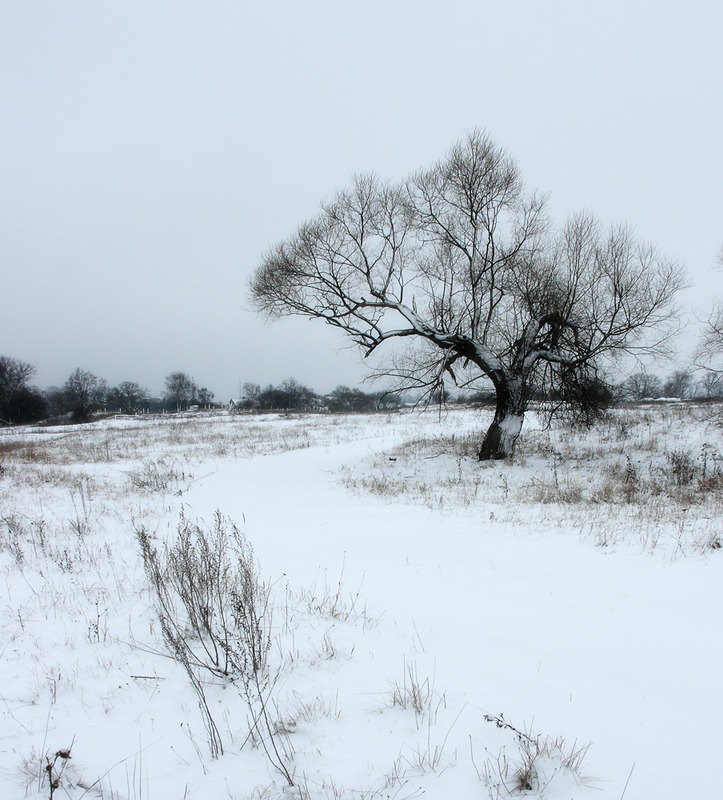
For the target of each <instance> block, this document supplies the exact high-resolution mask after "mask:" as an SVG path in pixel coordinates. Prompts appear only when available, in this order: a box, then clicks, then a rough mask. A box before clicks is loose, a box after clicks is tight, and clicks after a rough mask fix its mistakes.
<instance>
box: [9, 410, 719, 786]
mask: <svg viewBox="0 0 723 800" xmlns="http://www.w3.org/2000/svg"><path fill="white" fill-rule="evenodd" d="M720 414H721V412H720V407H717V408H716V407H712V406H702V407H691V406H687V405H676V406H668V405H660V406H650V407H647V408H638V409H623V410H619V411H616V412H615V414H614V415H613V417H612V418H611V419H610V420H608V421H606V422H604V423H602V424H601V425H600V426H598V427H596V428H594V429H593V430H592V431H572V432H570V431H569V430H564V429H559V430H558V429H557V428H553V429H552V430H546V429H545V428H544V426H542V425H541V424H539V423H538V422H536V420H535V418H534V415H530V416H529V418H528V420H527V421H526V424H525V429H524V431H523V436H522V439H521V440H520V443H519V448H518V453H517V454H516V457H515V460H514V462H513V463H512V464H504V463H487V464H479V463H478V462H477V461H476V460H475V458H474V444H475V442H476V440H477V439H478V438H479V433H480V431H481V430H482V429H483V428H484V426H485V421H486V420H487V419H488V417H487V412H482V413H481V414H480V413H479V412H474V411H470V410H451V411H449V412H445V413H444V414H442V415H440V414H439V413H437V412H431V411H430V412H426V413H424V414H420V413H418V412H411V411H410V412H403V413H399V414H389V415H386V414H378V415H365V416H332V415H309V416H291V417H282V416H272V415H270V416H264V417H258V416H236V417H231V416H225V415H219V416H188V417H178V418H175V417H171V418H165V419H115V420H109V421H106V422H103V423H98V424H95V425H92V426H77V427H65V428H48V429H37V430H31V429H23V430H4V431H0V522H1V526H0V575H1V580H0V684H1V685H2V704H1V706H0V720H1V723H0V785H2V790H1V791H0V796H1V797H2V798H3V800H19V799H20V798H27V797H30V798H48V797H52V796H53V795H54V796H55V797H56V798H57V797H70V798H81V797H88V798H92V797H103V798H129V799H131V798H132V799H133V800H141V798H143V799H144V800H165V798H169V800H170V798H174V799H176V798H194V797H195V798H233V800H242V799H243V798H257V799H258V800H261V799H262V798H268V799H269V800H272V799H273V798H277V797H289V798H310V799H311V798H320V799H321V798H324V799H326V798H335V799H336V800H338V799H339V798H367V799H369V800H371V798H377V797H378V798H397V800H402V799H403V798H414V797H421V796H424V797H428V798H440V800H448V798H468V797H469V798H472V797H480V798H487V797H490V798H504V797H510V796H512V797H515V796H524V797H532V798H535V797H539V798H547V800H569V798H586V797H591V798H614V800H619V799H620V798H623V797H625V798H627V799H628V800H631V799H632V798H655V799H656V800H667V799H668V798H670V800H680V798H691V800H692V799H693V798H700V800H710V798H713V797H718V796H720V786H721V785H722V784H723V767H722V766H721V762H720V760H719V749H720V746H719V735H720V719H721V718H723V684H722V682H721V674H723V644H722V642H721V631H723V602H722V601H723V551H722V550H721V548H720V545H721V544H723V502H722V497H721V496H722V494H723V493H722V492H721V488H722V487H723V436H722V433H721V425H720V419H721V416H720ZM215 520H216V521H215ZM214 525H216V528H217V530H218V531H219V532H220V534H221V535H222V536H225V535H228V534H230V533H231V532H232V530H233V526H234V525H235V526H236V527H237V528H238V530H239V532H240V535H241V539H240V541H241V545H240V546H241V549H242V551H243V550H244V548H246V550H245V551H244V553H245V558H246V562H245V563H246V564H247V565H248V564H253V565H254V569H255V571H256V577H257V579H258V583H257V584H256V590H257V591H259V592H261V596H262V600H263V598H264V597H266V594H265V592H268V608H267V609H266V613H265V614H264V615H263V616H262V618H261V620H260V622H259V630H260V631H261V634H262V637H263V641H264V642H268V643H269V645H270V646H269V649H268V652H266V653H265V656H264V663H263V665H262V667H261V668H260V669H258V670H257V671H255V672H254V671H253V670H251V671H250V672H249V671H248V670H247V671H246V672H245V673H244V674H241V672H240V671H239V670H236V671H234V669H231V670H230V673H229V674H228V675H219V674H214V672H213V671H212V670H211V669H207V668H204V667H203V666H194V665H193V664H190V665H188V668H186V669H184V666H183V664H182V663H180V662H181V660H182V659H179V657H178V655H177V656H176V657H175V658H174V657H173V656H172V655H171V652H170V650H169V647H168V646H167V643H164V637H163V633H162V625H161V623H160V622H159V615H158V608H157V606H158V602H159V601H158V597H157V595H156V594H155V593H154V592H153V590H152V585H151V582H150V581H149V577H148V574H147V571H146V569H144V562H143V558H142V555H141V546H140V543H139V533H140V534H141V538H142V537H143V535H145V537H146V542H148V543H149V544H150V545H151V546H152V547H155V548H156V549H157V552H158V555H159V564H160V567H161V568H162V567H163V565H164V563H165V562H164V553H165V552H166V551H164V542H167V543H168V547H170V548H172V547H173V543H174V542H177V541H178V540H179V536H180V535H181V534H182V533H183V532H186V533H188V532H189V531H191V532H192V533H193V532H194V531H197V530H201V531H204V532H206V535H207V536H208V537H210V538H209V539H208V540H207V541H213V536H212V534H213V530H214ZM249 547H250V548H253V558H252V559H251V558H250V555H249V551H248V548H249ZM169 552H170V551H169ZM195 552H197V551H195ZM233 552H234V551H233V549H229V551H228V552H227V553H226V555H227V556H228V557H229V559H230V561H229V564H231V565H232V566H233V565H235V564H236V562H235V561H234V560H233V558H234V556H233ZM227 589H228V587H227ZM228 591H232V590H231V589H228ZM229 596H230V595H229ZM224 598H226V599H224ZM221 600H222V604H221V606H220V607H223V603H224V602H225V603H227V606H228V602H227V596H226V595H223V597H222V598H221ZM228 607H230V606H228ZM180 608H181V605H180V604H178V605H177V608H176V611H178V614H179V616H178V618H177V619H176V622H177V623H178V624H179V625H180V626H181V631H182V632H183V634H184V636H185V639H186V643H187V645H188V647H189V648H190V649H189V651H188V652H190V653H195V654H198V653H200V652H201V651H200V647H201V642H200V641H199V640H198V639H197V638H196V637H195V636H194V634H193V631H192V630H191V629H190V628H186V627H184V626H185V625H186V623H187V619H186V617H185V616H183V614H182V613H181V611H180ZM219 623H220V620H219V616H218V614H217V616H216V617H215V618H214V620H213V621H212V625H216V626H218V625H219ZM234 625H235V621H234V620H233V619H228V620H227V621H226V629H227V630H229V631H230V632H231V634H232V638H233V636H234V635H236V634H235V628H234ZM176 630H178V629H176ZM229 647H230V648H231V650H233V652H235V653H237V652H238V650H239V648H238V647H237V646H236V644H235V640H233V641H232V642H231V644H230V645H229ZM234 648H236V649H234ZM236 663H238V661H237V662H236ZM217 672H218V670H217V671H216V673H217ZM252 673H253V674H252ZM250 675H251V678H250V677H249V676H250ZM588 745H589V747H588ZM68 751H69V755H70V756H71V757H70V758H65V755H67V754H68ZM214 752H215V755H216V757H215V758H214V757H212V755H213V754H214ZM51 782H53V783H54V784H57V788H54V787H53V786H51Z"/></svg>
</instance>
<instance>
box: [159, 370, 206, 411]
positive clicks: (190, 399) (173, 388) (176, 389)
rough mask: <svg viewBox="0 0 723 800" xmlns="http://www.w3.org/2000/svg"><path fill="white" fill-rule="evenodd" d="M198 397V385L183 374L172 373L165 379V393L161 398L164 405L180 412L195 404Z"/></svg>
mask: <svg viewBox="0 0 723 800" xmlns="http://www.w3.org/2000/svg"><path fill="white" fill-rule="evenodd" d="M197 396H198V385H197V384H196V381H194V380H193V378H191V377H189V376H188V375H186V373H185V372H172V373H171V374H170V375H168V376H167V377H166V391H165V392H164V395H163V398H164V400H165V401H166V403H167V404H168V405H169V406H170V407H171V408H175V409H176V411H181V410H182V409H184V408H188V406H189V405H191V404H192V403H195V402H196V399H197Z"/></svg>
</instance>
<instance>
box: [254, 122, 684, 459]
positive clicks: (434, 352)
mask: <svg viewBox="0 0 723 800" xmlns="http://www.w3.org/2000/svg"><path fill="white" fill-rule="evenodd" d="M544 205H545V203H544V198H542V197H540V196H539V195H537V194H534V193H531V194H528V193H526V192H525V191H524V187H523V184H522V180H521V178H520V175H519V172H518V169H517V167H516V165H515V164H514V162H513V161H512V160H511V159H510V158H509V157H508V156H507V155H506V153H505V152H504V151H503V150H502V149H500V148H499V147H498V146H496V145H495V144H494V143H493V142H492V140H491V139H490V138H489V137H488V136H487V135H486V134H484V133H480V132H473V133H471V134H470V135H468V136H467V137H466V138H465V139H464V140H462V141H461V142H460V143H458V144H457V145H455V146H454V147H453V148H452V149H451V151H450V152H449V154H448V155H447V156H446V158H444V159H442V160H441V161H440V162H438V163H437V164H435V165H434V166H432V167H431V168H430V169H427V170H423V171H420V172H418V173H416V174H414V175H412V176H411V178H409V179H408V180H406V181H405V182H403V183H402V184H400V185H388V184H386V183H383V182H382V181H380V180H378V179H376V178H374V177H357V178H356V179H355V180H354V182H353V185H352V187H351V188H350V189H349V190H347V191H343V192H340V193H339V194H338V195H337V196H336V197H335V199H334V200H333V201H332V202H330V203H327V204H324V205H323V206H322V209H321V213H320V214H319V215H318V216H317V217H316V218H315V219H313V220H312V221H311V222H308V223H306V224H304V225H302V226H301V227H300V228H299V230H298V231H297V233H296V234H295V235H294V236H293V237H291V238H290V239H288V240H286V241H283V242H281V243H280V244H277V245H276V246H275V247H273V248H272V249H271V250H270V251H269V252H268V253H267V254H266V255H265V257H264V258H263V261H262V264H261V265H260V267H259V268H258V269H257V271H256V273H255V275H254V277H253V280H252V284H251V290H252V295H253V297H254V299H255V302H256V304H257V307H258V308H259V309H260V310H262V311H264V312H266V313H267V314H268V315H269V316H271V317H276V316H281V315H284V314H301V315H305V316H309V317H316V318H319V319H322V320H324V321H326V322H327V323H328V324H330V325H332V326H334V327H336V328H340V329H341V330H343V331H344V332H345V333H346V334H347V335H348V336H349V337H350V338H351V339H352V341H353V342H355V343H356V344H357V345H358V346H359V347H360V348H361V349H362V350H363V351H364V353H365V354H366V355H367V356H368V355H370V354H371V353H374V352H375V351H377V349H378V348H380V347H381V346H382V345H387V343H388V342H391V341H397V342H399V341H406V342H414V344H415V346H414V347H413V348H411V350H408V351H407V352H406V353H404V354H403V357H401V358H400V357H399V354H398V353H397V355H396V357H395V358H394V364H393V366H392V367H391V369H387V372H391V373H392V374H395V375H396V376H397V377H398V378H399V379H400V380H401V381H402V382H406V385H407V386H416V387H417V388H423V389H424V390H425V391H427V392H428V393H429V394H431V393H433V392H436V391H438V390H439V389H440V388H443V382H444V380H445V378H448V379H450V380H452V381H454V382H455V383H456V384H457V385H459V386H463V385H469V384H470V383H471V382H472V381H474V380H478V379H479V378H480V376H482V377H484V378H485V379H486V380H487V381H489V382H491V384H492V385H493V387H494V391H495V394H496V409H495V416H494V420H493V422H492V424H491V426H490V428H489V430H488V431H487V434H486V436H485V437H484V440H483V442H482V445H481V448H480V451H479V457H480V459H481V460H484V459H491V458H505V457H507V456H509V455H511V454H512V452H513V448H514V444H515V442H516V440H517V437H518V435H519V433H520V430H521V428H522V422H523V418H524V413H525V411H526V409H527V407H528V403H529V401H530V397H531V394H532V391H533V389H534V388H535V387H537V388H539V387H540V386H546V387H548V389H550V390H551V391H555V392H556V394H557V396H559V397H563V398H565V397H567V398H569V400H571V401H573V402H574V401H576V400H577V399H579V398H581V397H582V398H584V397H585V396H586V387H592V386H595V385H597V383H599V380H600V369H601V365H602V364H603V360H604V359H605V358H606V357H611V356H614V355H615V354H619V353H621V352H630V351H635V350H638V351H643V352H650V351H655V350H656V349H657V348H659V347H661V345H662V342H663V339H664V337H665V334H664V333H663V332H662V331H661V333H660V335H659V336H657V337H654V338H652V339H651V338H648V339H646V338H645V337H643V336H642V334H643V333H644V332H646V331H650V330H656V329H658V330H660V328H661V326H662V325H663V324H664V323H666V322H668V321H670V320H671V319H672V317H673V314H674V309H673V307H672V301H673V298H674V295H675V294H676V292H677V290H678V289H679V288H680V286H681V284H682V273H681V269H680V268H679V267H678V266H677V265H675V264H673V263H672V262H670V261H668V260H666V259H664V258H661V257H660V256H659V255H658V254H657V253H656V252H655V250H654V249H653V248H652V247H649V246H646V245H642V244H639V243H637V242H636V241H635V240H634V239H633V237H632V235H631V233H630V231H629V230H628V229H627V228H625V227H616V228H611V229H610V230H608V231H604V230H603V229H602V228H601V226H600V224H599V223H598V222H597V221H595V220H594V219H593V218H592V217H590V216H589V215H586V214H579V215H577V216H575V217H573V218H572V219H571V220H570V221H569V222H568V223H567V224H566V225H565V226H564V227H563V229H562V230H561V231H559V232H558V233H554V232H552V231H551V228H550V224H549V221H548V220H547V218H546V216H545V212H544Z"/></svg>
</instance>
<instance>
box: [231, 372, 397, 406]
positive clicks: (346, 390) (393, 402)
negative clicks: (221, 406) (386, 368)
mask: <svg viewBox="0 0 723 800" xmlns="http://www.w3.org/2000/svg"><path fill="white" fill-rule="evenodd" d="M400 402H401V399H400V398H399V397H398V396H397V395H393V394H391V395H390V394H387V393H384V392H364V391H362V390H361V389H355V388H351V387H349V386H337V387H336V389H334V390H333V391H332V392H330V393H329V394H325V395H322V394H317V393H316V392H315V391H314V390H313V389H310V388H309V387H308V386H303V385H302V384H300V383H299V382H298V381H297V380H295V379H294V378H287V379H286V380H285V381H283V382H282V383H281V384H279V385H278V386H272V385H271V384H269V385H268V386H267V387H266V388H264V389H262V388H261V386H260V385H259V384H257V383H245V384H244V386H243V394H242V396H241V397H240V398H239V399H237V400H233V401H232V404H231V405H232V407H233V408H234V409H236V410H238V411H313V410H325V411H334V412H341V411H346V412H350V411H374V410H377V409H389V408H397V407H398V406H399V405H400Z"/></svg>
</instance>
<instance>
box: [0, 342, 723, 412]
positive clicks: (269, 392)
mask: <svg viewBox="0 0 723 800" xmlns="http://www.w3.org/2000/svg"><path fill="white" fill-rule="evenodd" d="M35 371H36V370H35V367H34V366H33V365H32V364H27V363H25V362H24V361H20V360H18V359H16V358H10V357H8V356H0V425H14V424H28V423H33V422H39V421H42V420H48V419H52V420H56V421H61V420H68V421H72V422H87V421H89V420H90V419H92V418H93V417H94V416H95V415H98V414H101V413H113V414H138V413H142V412H149V413H161V412H177V411H186V410H188V409H192V408H194V407H198V408H212V407H218V403H215V402H214V393H213V392H211V391H209V389H207V388H206V387H204V386H200V385H199V384H198V383H197V382H196V381H195V380H194V379H193V378H192V377H191V376H189V375H188V374H186V373H185V372H180V371H176V372H171V373H170V374H169V375H168V376H167V377H166V379H165V382H164V391H163V394H162V396H161V397H153V396H151V394H150V392H149V391H148V389H146V388H145V387H144V386H141V385H140V384H138V383H136V382H135V381H122V382H121V383H119V384H118V385H117V386H109V385H108V382H107V381H106V380H104V379H103V378H99V377H98V376H97V375H94V374H93V373H92V372H89V371H88V370H84V369H81V368H78V369H75V370H73V372H72V373H71V374H70V375H69V376H68V379H67V380H66V382H65V383H64V384H63V385H62V386H51V387H50V388H48V389H45V390H42V389H39V388H37V387H35V386H33V385H31V380H32V378H33V376H34V375H35ZM573 390H574V387H573V386H572V385H569V386H568V387H567V389H566V391H567V392H570V391H573ZM579 391H580V392H581V393H583V394H584V395H585V397H584V402H586V403H588V405H589V406H590V408H591V411H595V410H597V409H599V408H601V407H604V406H607V405H609V404H611V403H614V402H616V401H633V402H635V401H642V400H657V399H660V398H671V399H672V398H674V399H679V400H714V399H719V398H723V371H721V370H717V369H713V368H702V367H699V368H698V369H697V370H693V369H678V370H675V371H673V372H672V373H671V374H670V375H668V376H667V377H661V376H659V375H655V374H653V373H650V372H646V371H644V370H640V371H637V372H635V373H633V374H632V375H630V376H629V377H628V378H627V379H626V380H624V381H623V382H622V383H621V384H619V385H617V386H616V387H614V388H613V389H612V390H610V389H609V388H608V386H607V385H605V384H602V383H601V384H600V385H599V386H595V385H593V384H586V385H585V386H582V385H581V386H580V387H579ZM533 396H534V399H535V400H537V401H557V402H560V403H565V402H567V401H568V400H569V398H568V397H567V396H565V395H564V394H560V393H554V392H553V393H550V392H549V391H548V392H545V391H543V390H542V389H540V390H539V391H536V392H534V395H533ZM423 399H424V401H425V402H432V403H442V402H443V403H453V404H463V405H489V404H493V403H494V391H493V389H492V387H490V388H489V389H487V390H485V389H482V390H479V391H474V392H470V391H468V392H459V391H458V392H456V393H454V394H451V393H450V392H448V391H447V390H446V389H444V388H441V389H439V390H438V391H437V392H435V393H434V394H433V395H429V394H428V395H424V396H423ZM418 400H419V396H417V395H415V394H414V393H413V392H412V393H407V394H402V395H400V394H395V393H390V392H365V391H363V390H361V389H358V388H354V387H349V386H343V385H342V386H337V387H336V388H335V389H334V390H333V391H331V392H329V393H328V394H319V393H317V392H315V391H314V390H313V389H310V388H309V387H308V386H304V385H303V384H301V383H299V382H298V381H297V380H295V379H294V378H288V379H287V380H285V381H283V382H282V383H281V384H279V385H278V386H273V385H271V384H269V385H268V386H266V387H265V388H262V387H261V386H260V385H259V384H256V383H246V384H244V386H243V392H242V396H241V397H240V398H238V399H235V400H233V401H232V402H231V408H232V409H233V410H236V411H258V412H264V411H314V410H317V411H321V410H323V411H330V412H337V413H340V412H360V411H375V410H389V409H394V408H398V407H399V406H400V405H402V404H411V403H414V402H416V401H418ZM580 403H581V400H580V399H578V400H577V401H576V404H577V405H580ZM593 415H594V414H593Z"/></svg>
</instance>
